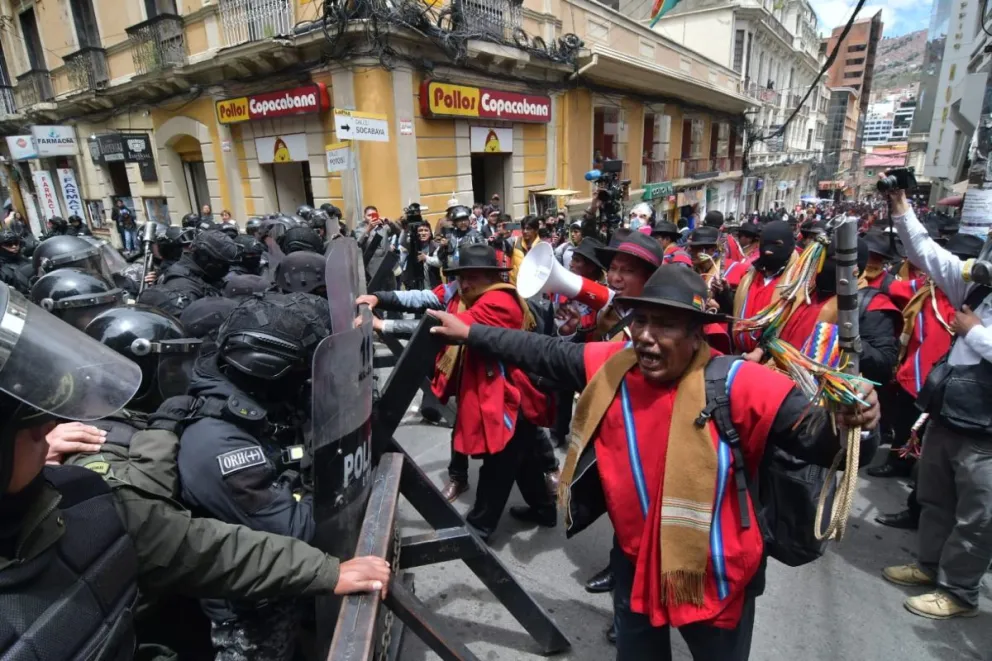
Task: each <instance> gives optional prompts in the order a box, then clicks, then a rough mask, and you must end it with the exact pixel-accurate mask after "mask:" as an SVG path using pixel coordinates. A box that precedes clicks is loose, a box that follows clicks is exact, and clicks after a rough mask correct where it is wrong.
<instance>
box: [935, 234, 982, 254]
mask: <svg viewBox="0 0 992 661" xmlns="http://www.w3.org/2000/svg"><path fill="white" fill-rule="evenodd" d="M984 246H985V242H984V241H982V239H981V237H978V236H975V235H974V234H961V233H960V232H959V233H957V234H954V235H952V236H951V237H950V238H948V239H947V243H945V244H944V247H945V248H946V249H947V250H948V252H950V253H952V254H954V255H957V256H958V257H962V258H964V259H975V258H977V257H978V255H979V253H981V252H982V248H983V247H984Z"/></svg>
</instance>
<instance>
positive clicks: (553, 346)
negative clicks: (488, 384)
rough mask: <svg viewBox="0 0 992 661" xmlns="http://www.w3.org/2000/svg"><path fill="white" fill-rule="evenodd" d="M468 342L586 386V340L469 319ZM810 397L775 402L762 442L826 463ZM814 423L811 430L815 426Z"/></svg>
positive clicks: (827, 445) (830, 438) (829, 437)
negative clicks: (573, 340) (563, 338)
mask: <svg viewBox="0 0 992 661" xmlns="http://www.w3.org/2000/svg"><path fill="white" fill-rule="evenodd" d="M467 345H468V346H469V347H471V348H472V349H475V350H478V351H481V352H484V353H488V354H490V355H492V356H495V357H497V358H499V359H500V360H503V361H505V362H508V363H512V364H514V365H518V366H521V367H524V368H525V369H526V370H527V371H528V372H532V373H534V374H536V375H538V376H541V377H545V378H548V379H553V380H555V381H556V382H557V383H558V384H560V385H561V387H562V388H563V389H567V390H572V391H575V392H581V391H582V390H583V389H584V388H585V386H586V369H585V346H584V345H582V344H575V343H571V342H562V341H561V340H560V339H558V338H554V337H548V336H544V335H537V334H535V333H528V332H525V331H518V330H510V329H506V328H492V327H489V326H484V325H482V324H473V325H472V326H471V329H470V331H469V335H468V342H467ZM808 409H809V402H808V401H807V399H806V397H805V396H804V395H803V394H802V393H801V392H800V391H799V389H798V388H793V389H792V392H790V393H789V395H788V396H787V397H786V399H785V401H784V402H783V403H782V406H781V408H779V411H778V415H776V416H775V421H774V422H773V423H772V427H771V430H770V431H769V432H768V443H767V447H772V446H777V447H779V448H781V449H782V450H784V451H786V452H788V453H789V454H791V455H793V456H795V457H797V458H799V459H801V460H802V461H805V462H808V463H811V464H816V465H818V466H825V467H829V466H830V465H831V463H832V462H833V460H834V457H835V456H836V455H837V452H838V450H839V449H840V445H839V442H838V439H837V436H836V434H835V433H834V431H833V429H832V426H831V425H830V424H816V423H817V422H822V421H817V420H815V417H814V416H811V415H807V412H808ZM816 428H819V430H818V431H817V432H816V433H812V432H813V430H814V429H816ZM872 438H873V439H874V440H873V441H872V442H862V444H861V456H860V460H861V462H863V463H864V462H868V461H871V459H872V458H873V457H874V455H875V450H876V449H877V447H878V444H877V443H878V438H877V434H873V435H872Z"/></svg>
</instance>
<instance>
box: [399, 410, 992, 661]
mask: <svg viewBox="0 0 992 661" xmlns="http://www.w3.org/2000/svg"><path fill="white" fill-rule="evenodd" d="M408 420H409V423H405V424H404V425H403V426H402V427H401V428H400V430H399V431H398V433H397V438H398V440H399V441H400V442H401V444H402V445H403V446H404V448H405V449H406V450H407V452H409V453H410V455H411V456H412V457H414V459H415V460H416V461H417V463H418V464H419V465H420V466H421V467H422V468H423V469H424V470H425V471H426V472H427V473H428V474H429V475H430V476H431V477H432V478H433V479H434V480H435V482H436V483H437V484H439V485H440V484H441V481H442V478H443V477H444V472H445V468H446V466H447V461H448V444H449V436H450V430H448V429H445V428H441V427H432V426H427V425H421V424H419V423H418V422H416V421H417V420H419V416H416V415H408ZM478 465H479V464H478V462H473V466H472V467H473V471H472V485H473V487H474V486H475V484H476V482H475V480H476V474H477V469H478ZM907 493H908V492H907V490H906V488H905V486H904V485H903V484H901V483H899V482H897V481H893V480H874V481H869V480H867V479H865V480H863V481H862V483H861V487H860V497H859V499H858V503H857V507H856V510H855V512H854V513H853V514H852V518H851V521H850V524H849V528H848V536H847V538H846V539H845V540H844V541H843V543H842V544H841V545H839V546H834V547H833V548H832V549H831V550H830V551H829V552H828V554H827V555H826V556H825V557H823V558H821V559H820V560H819V561H817V562H816V563H814V564H813V565H810V566H806V567H802V568H799V569H791V568H788V567H784V566H782V565H779V564H777V563H774V562H773V563H772V566H771V567H770V569H769V572H768V580H769V587H768V590H767V591H766V594H765V596H763V597H761V598H760V599H759V600H758V614H757V623H756V627H755V635H754V645H753V648H752V654H751V658H752V659H753V660H755V661H765V660H778V659H803V661H818V660H821V659H822V660H824V661H827V660H830V661H834V660H836V659H852V660H853V659H858V660H864V659H894V660H898V661H929V660H938V659H939V660H941V661H945V660H950V659H954V660H957V659H961V660H964V659H982V660H988V659H992V626H990V622H992V620H990V618H992V612H990V611H992V601H990V600H989V599H990V598H992V591H989V590H987V589H986V592H985V594H984V597H985V601H984V603H983V609H982V610H983V612H982V614H981V615H980V616H979V617H977V618H974V619H970V620H956V621H951V622H932V621H929V620H924V619H922V618H919V617H916V616H914V615H911V614H910V613H909V612H907V611H906V610H905V609H903V607H902V599H903V598H904V597H905V596H906V595H907V594H909V593H910V591H909V590H906V589H902V588H898V587H896V586H893V585H890V584H888V583H886V582H885V581H883V580H882V578H881V576H880V574H879V570H880V569H881V567H882V566H883V565H885V564H887V563H894V562H899V561H903V560H906V559H908V558H909V557H910V554H911V552H912V550H913V549H914V546H915V535H914V534H913V533H907V532H902V531H898V530H892V529H889V528H885V527H883V526H880V525H878V524H876V523H875V522H874V521H873V519H874V517H875V515H876V513H877V512H878V511H884V512H889V511H894V510H896V509H897V508H899V507H901V506H902V503H903V502H904V500H905V496H906V494H907ZM472 498H474V491H470V492H469V493H468V494H466V495H465V496H463V497H462V499H461V500H460V501H459V502H458V504H457V506H458V507H459V509H460V510H462V511H466V510H467V509H468V507H469V505H470V504H471V502H472ZM510 502H511V504H516V503H521V502H522V500H521V498H520V495H519V493H518V492H517V491H516V490H514V493H513V496H511V501H510ZM404 512H405V514H404V519H403V530H404V533H405V534H411V533H414V532H420V531H423V530H426V525H425V524H424V522H423V521H420V520H418V518H417V517H416V514H415V513H413V512H412V509H411V508H409V507H408V506H407V507H406V509H405V510H404ZM611 534H612V530H611V528H610V526H609V522H608V521H607V520H606V518H605V517H604V518H603V519H601V520H600V521H599V522H597V524H596V525H595V526H594V527H593V528H591V529H590V530H588V531H586V532H584V533H582V534H581V535H579V536H578V537H576V538H575V539H573V540H571V541H569V542H566V541H565V537H564V532H563V530H562V529H561V527H559V528H557V529H554V530H546V529H541V530H534V529H527V528H525V527H524V526H522V525H520V524H518V523H517V522H516V521H514V520H513V519H511V518H510V517H509V515H508V514H507V515H504V518H503V520H502V521H501V523H500V528H499V530H498V531H497V533H496V535H495V537H494V540H493V548H494V549H495V550H496V552H497V554H498V555H499V557H500V559H501V560H502V561H503V562H504V563H505V564H506V565H507V566H508V567H510V569H511V571H513V573H514V574H515V575H516V577H517V578H518V579H520V580H521V581H522V582H523V584H524V585H525V586H526V587H527V588H528V589H529V590H530V592H531V593H532V594H533V595H535V596H536V597H537V599H538V601H540V603H541V605H542V606H544V608H545V609H547V610H548V611H549V612H550V613H551V614H552V616H553V617H554V618H555V620H556V621H557V622H558V624H559V625H560V626H561V627H562V629H563V630H564V632H565V634H566V635H567V636H568V637H569V638H570V639H571V641H572V645H573V647H572V650H571V651H570V652H569V653H567V654H564V655H561V656H560V657H558V658H561V659H575V660H582V661H586V660H589V661H593V660H595V661H605V660H606V659H610V658H612V655H613V648H612V647H611V646H610V645H609V644H608V643H607V642H606V639H605V638H604V636H603V632H604V630H605V628H606V626H607V624H608V620H609V618H610V617H611V613H610V603H609V598H608V596H607V595H590V594H587V593H586V592H585V591H584V590H583V589H582V586H581V581H583V580H584V579H585V578H587V577H588V576H590V575H591V574H593V573H594V572H596V571H598V570H599V569H601V568H602V567H603V566H604V565H605V563H606V560H607V553H608V549H609V545H610V539H611ZM415 576H416V591H417V594H418V595H419V596H420V598H421V599H423V600H424V601H425V603H427V604H428V605H429V606H430V607H432V608H433V609H436V611H437V612H438V613H439V614H440V615H441V616H442V617H443V618H444V621H445V622H446V623H447V624H448V625H450V626H451V627H453V628H454V629H455V630H456V631H457V632H458V633H459V635H460V636H461V638H462V640H463V641H464V642H466V643H467V644H468V646H469V647H470V648H471V649H472V651H473V652H474V653H475V654H476V655H477V656H478V657H479V658H480V659H485V660H486V661H498V660H503V659H505V660H507V661H510V660H513V661H523V660H529V659H539V658H542V657H540V656H539V655H538V654H537V651H536V649H535V647H534V645H533V643H532V641H531V640H530V638H529V637H528V636H527V635H526V633H525V632H524V631H523V629H522V628H521V627H520V626H519V625H518V624H517V623H516V622H515V621H514V620H513V619H512V618H511V617H510V615H509V614H508V613H507V612H506V611H505V610H504V609H503V608H502V607H501V606H500V605H499V604H498V602H496V601H495V599H494V598H493V597H492V596H491V595H490V594H489V593H488V592H486V591H485V590H484V588H483V587H482V584H481V583H480V582H479V581H478V579H476V578H475V576H474V575H473V574H472V573H471V572H470V571H469V570H468V569H467V568H466V567H465V566H464V565H463V564H461V563H447V564H443V565H436V566H434V567H426V568H421V569H417V570H416V571H415ZM674 638H675V640H676V642H675V646H676V651H675V657H674V658H675V659H677V660H679V661H684V660H687V659H690V657H689V654H688V651H687V650H686V648H685V646H684V645H683V644H682V641H681V639H679V638H678V636H675V637H674ZM404 649H405V654H404V656H403V658H404V661H407V660H409V661H421V660H423V661H426V660H428V659H436V658H437V657H436V656H435V655H434V654H433V653H431V652H430V651H429V650H427V648H426V647H425V646H424V645H423V644H422V643H420V641H418V640H416V639H415V638H413V636H410V635H408V637H407V639H406V642H405V648H404Z"/></svg>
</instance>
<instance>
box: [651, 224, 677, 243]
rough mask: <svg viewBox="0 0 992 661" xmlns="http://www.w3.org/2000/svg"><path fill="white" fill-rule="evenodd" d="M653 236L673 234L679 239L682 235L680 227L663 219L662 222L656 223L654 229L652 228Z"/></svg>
mask: <svg viewBox="0 0 992 661" xmlns="http://www.w3.org/2000/svg"><path fill="white" fill-rule="evenodd" d="M651 236H671V237H673V238H676V239H677V238H679V236H680V235H679V227H678V225H676V224H675V223H673V222H671V221H669V220H663V221H661V222H660V223H655V226H654V229H653V230H651Z"/></svg>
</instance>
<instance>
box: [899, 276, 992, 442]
mask: <svg viewBox="0 0 992 661" xmlns="http://www.w3.org/2000/svg"><path fill="white" fill-rule="evenodd" d="M989 292H990V289H989V288H988V287H983V286H978V287H975V288H974V289H972V290H971V292H970V293H969V294H968V297H967V298H966V299H965V305H967V306H968V307H970V308H971V309H972V310H975V309H977V308H978V306H979V305H981V303H982V301H983V300H984V299H985V297H986V296H987V295H988V294H989ZM954 341H955V342H961V341H962V339H961V338H956V339H955V340H954ZM951 346H953V344H952V345H951ZM950 353H951V352H950V351H948V352H947V354H946V355H945V356H944V357H943V358H942V359H941V360H940V362H938V363H937V364H936V365H934V367H933V369H932V370H930V375H929V376H928V377H927V380H926V383H924V384H923V388H921V389H920V395H919V397H917V399H916V406H917V408H919V409H920V410H921V411H926V412H928V413H930V415H931V416H932V417H934V418H936V419H938V420H940V422H941V423H942V424H944V425H946V426H948V427H950V428H951V429H953V430H955V431H957V432H959V433H962V434H969V435H973V436H984V437H990V436H992V363H990V362H989V361H987V360H985V359H982V360H980V361H979V362H978V363H977V364H975V365H950V364H949V363H948V362H947V359H948V357H949V356H950Z"/></svg>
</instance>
